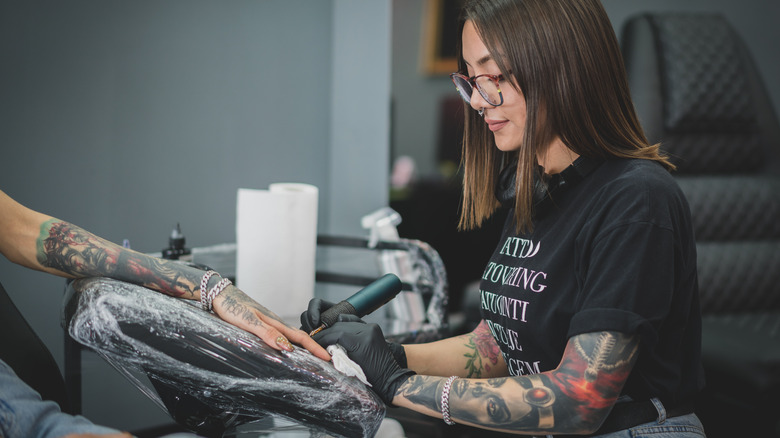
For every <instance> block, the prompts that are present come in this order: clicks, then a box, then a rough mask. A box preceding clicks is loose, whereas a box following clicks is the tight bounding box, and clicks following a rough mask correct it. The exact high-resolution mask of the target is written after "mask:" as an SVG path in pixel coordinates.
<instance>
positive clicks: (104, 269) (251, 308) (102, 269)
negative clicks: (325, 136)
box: [0, 191, 330, 360]
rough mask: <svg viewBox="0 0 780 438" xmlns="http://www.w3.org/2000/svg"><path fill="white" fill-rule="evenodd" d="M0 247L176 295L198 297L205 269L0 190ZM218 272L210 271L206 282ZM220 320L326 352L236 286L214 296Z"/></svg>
mask: <svg viewBox="0 0 780 438" xmlns="http://www.w3.org/2000/svg"><path fill="white" fill-rule="evenodd" d="M0 230H2V232H0V252H1V253H2V254H3V255H4V256H5V257H7V258H8V259H9V260H10V261H12V262H14V263H18V264H20V265H22V266H26V267H28V268H32V269H36V270H39V271H44V272H48V273H50V274H54V275H59V276H62V277H69V278H79V277H109V278H113V279H116V280H121V281H126V282H129V283H134V284H138V285H142V286H145V287H147V288H149V289H153V290H156V291H159V292H162V293H165V294H168V295H171V296H174V297H178V298H186V299H191V300H199V299H200V279H201V277H202V276H203V271H201V270H199V269H196V268H193V267H190V266H187V265H184V264H182V263H179V262H175V261H170V260H165V259H160V258H156V257H150V256H148V255H146V254H142V253H139V252H136V251H133V250H130V249H127V248H123V247H121V246H119V245H116V244H114V243H111V242H109V241H107V240H105V239H102V238H100V237H98V236H95V235H94V234H92V233H90V232H88V231H86V230H84V229H82V228H79V227H77V226H75V225H73V224H70V223H68V222H65V221H61V220H58V219H55V218H52V217H50V216H46V215H44V214H41V213H38V212H36V211H33V210H30V209H28V208H26V207H24V206H23V205H21V204H19V203H17V202H16V201H14V200H13V199H11V198H10V197H9V196H8V195H6V194H5V193H3V192H2V191H0ZM218 280H219V279H218V278H214V277H212V279H211V281H210V284H209V287H213V286H214V285H215V284H216V282H217V281H218ZM213 307H214V311H215V312H216V313H217V315H219V316H220V318H222V319H223V320H225V321H227V322H229V323H231V324H233V325H235V326H237V327H240V328H242V329H244V330H246V331H248V332H250V333H253V334H255V335H256V336H258V337H260V338H261V339H262V340H263V341H265V342H266V343H267V344H268V345H270V346H271V347H273V348H276V349H280V350H282V349H283V350H288V351H289V350H291V349H292V345H291V344H290V342H289V341H293V342H295V343H298V344H300V345H302V346H303V347H305V348H306V349H307V350H309V351H311V352H312V353H314V354H315V355H316V356H318V357H320V358H322V359H325V360H329V359H330V355H329V354H328V353H327V352H326V351H325V350H324V349H323V348H322V347H321V346H319V344H317V343H316V342H314V340H313V339H311V338H310V337H309V336H308V335H307V334H306V333H304V332H303V331H301V330H298V329H294V328H292V327H289V326H287V325H286V324H284V323H283V322H282V321H281V319H280V318H279V317H278V316H277V315H275V314H274V313H273V312H271V311H269V310H268V309H266V308H265V307H263V306H261V305H260V304H258V303H257V302H255V301H254V300H252V299H251V298H249V297H248V296H247V295H246V294H245V293H244V292H242V291H241V290H240V289H238V288H236V287H235V286H232V285H231V286H228V287H227V288H226V289H225V290H224V291H223V292H222V293H221V294H219V295H218V296H217V298H216V299H215V300H214V302H213Z"/></svg>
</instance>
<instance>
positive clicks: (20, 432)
mask: <svg viewBox="0 0 780 438" xmlns="http://www.w3.org/2000/svg"><path fill="white" fill-rule="evenodd" d="M75 433H81V434H86V433H91V434H109V433H119V432H118V431H117V430H115V429H109V428H107V427H102V426H97V425H95V424H93V423H92V422H90V421H89V420H87V419H86V418H84V417H82V416H80V415H79V416H72V415H68V414H65V413H63V412H62V411H60V407H59V406H58V405H57V403H54V402H52V401H44V400H41V396H40V395H39V394H38V393H37V392H35V390H33V389H32V388H30V387H29V386H27V384H26V383H24V382H23V381H22V379H20V378H19V377H17V375H16V373H14V371H13V370H12V369H11V367H9V366H8V365H7V364H6V363H5V362H3V361H2V360H0V436H2V437H4V438H49V437H52V438H55V437H61V436H64V435H68V434H75Z"/></svg>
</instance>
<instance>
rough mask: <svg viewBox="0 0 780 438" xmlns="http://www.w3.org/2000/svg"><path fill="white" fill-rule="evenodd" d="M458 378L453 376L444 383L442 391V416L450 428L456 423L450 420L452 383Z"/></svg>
mask: <svg viewBox="0 0 780 438" xmlns="http://www.w3.org/2000/svg"><path fill="white" fill-rule="evenodd" d="M457 378H458V376H451V377H450V378H448V379H447V381H446V382H444V389H442V391H441V416H442V418H443V419H444V422H445V423H447V424H449V425H450V426H454V425H455V422H454V421H452V419H451V418H450V389H452V382H454V381H455V379H457Z"/></svg>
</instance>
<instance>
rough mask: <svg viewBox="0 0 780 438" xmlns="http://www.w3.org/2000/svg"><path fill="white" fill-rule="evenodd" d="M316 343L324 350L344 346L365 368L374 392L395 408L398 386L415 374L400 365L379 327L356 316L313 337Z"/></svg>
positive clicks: (342, 319) (343, 316)
mask: <svg viewBox="0 0 780 438" xmlns="http://www.w3.org/2000/svg"><path fill="white" fill-rule="evenodd" d="M314 340H315V341H317V342H318V343H319V344H320V345H322V346H323V347H327V346H329V345H332V344H339V345H341V346H342V347H344V349H345V350H347V355H348V356H349V358H350V359H352V360H353V361H355V363H357V364H358V365H360V367H361V368H362V369H363V372H364V373H365V374H366V378H367V379H368V382H369V383H371V389H372V390H373V391H374V392H375V393H376V394H377V395H378V396H379V398H381V399H382V401H384V402H385V403H386V404H388V405H392V402H393V397H395V393H396V392H397V391H398V387H400V386H401V384H403V383H404V382H405V381H406V380H407V379H409V377H411V376H413V375H414V374H416V373H415V372H414V371H412V370H409V369H406V368H402V367H401V366H400V365H399V364H398V362H397V361H396V360H395V358H394V357H393V353H392V352H391V351H390V348H389V347H388V345H387V342H386V341H385V337H384V334H382V329H381V328H379V326H378V325H376V324H366V323H365V322H363V321H362V320H361V319H360V318H358V317H356V316H354V315H340V316H339V322H337V323H336V324H333V327H329V328H327V329H325V330H323V331H321V332H319V333H318V334H316V335H314Z"/></svg>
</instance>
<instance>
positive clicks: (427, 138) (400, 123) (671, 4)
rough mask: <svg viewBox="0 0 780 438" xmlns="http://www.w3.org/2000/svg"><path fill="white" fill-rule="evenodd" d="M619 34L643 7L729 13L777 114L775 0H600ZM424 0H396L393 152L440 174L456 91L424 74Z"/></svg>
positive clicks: (778, 11)
mask: <svg viewBox="0 0 780 438" xmlns="http://www.w3.org/2000/svg"><path fill="white" fill-rule="evenodd" d="M602 3H603V4H604V7H605V8H606V10H607V13H608V14H609V16H610V18H611V20H612V24H613V26H614V28H615V30H616V32H618V35H619V32H620V29H621V28H622V25H623V23H624V22H625V20H626V18H628V17H629V16H631V15H633V14H636V13H640V12H645V11H682V10H684V11H710V12H720V13H722V14H724V15H725V16H726V18H727V19H728V20H729V21H730V22H731V24H732V25H733V26H734V27H735V28H736V30H737V32H738V33H739V34H740V35H741V37H742V38H743V39H744V40H745V42H746V44H747V45H748V47H749V49H750V50H751V52H752V54H753V57H754V59H755V61H756V64H757V66H758V69H759V71H760V72H761V74H762V75H763V78H764V82H765V83H766V86H767V89H768V91H769V94H770V97H771V99H772V102H773V105H774V108H775V112H777V111H778V110H780V81H779V80H778V78H780V53H778V50H777V42H778V41H780V26H778V25H777V21H778V19H780V2H778V1H777V0H744V1H734V0H685V1H680V0H644V1H642V0H602ZM424 6H425V1H424V0H393V83H392V87H393V103H394V107H393V127H392V144H391V147H392V150H393V156H394V157H397V156H400V155H409V156H411V157H413V158H414V159H415V161H416V163H417V165H418V169H419V171H420V175H421V176H423V177H426V178H436V177H437V175H438V169H437V163H436V157H435V147H436V142H437V136H438V129H439V120H438V109H439V106H438V105H439V103H440V101H441V99H442V98H443V97H445V96H448V95H451V94H453V93H454V92H455V90H454V86H453V85H452V83H451V82H450V80H449V78H448V77H446V76H444V75H442V76H428V75H425V74H422V73H421V71H422V69H421V68H420V59H421V54H420V47H421V45H420V35H421V33H422V31H423V26H424V22H423V18H422V15H423V10H424Z"/></svg>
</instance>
